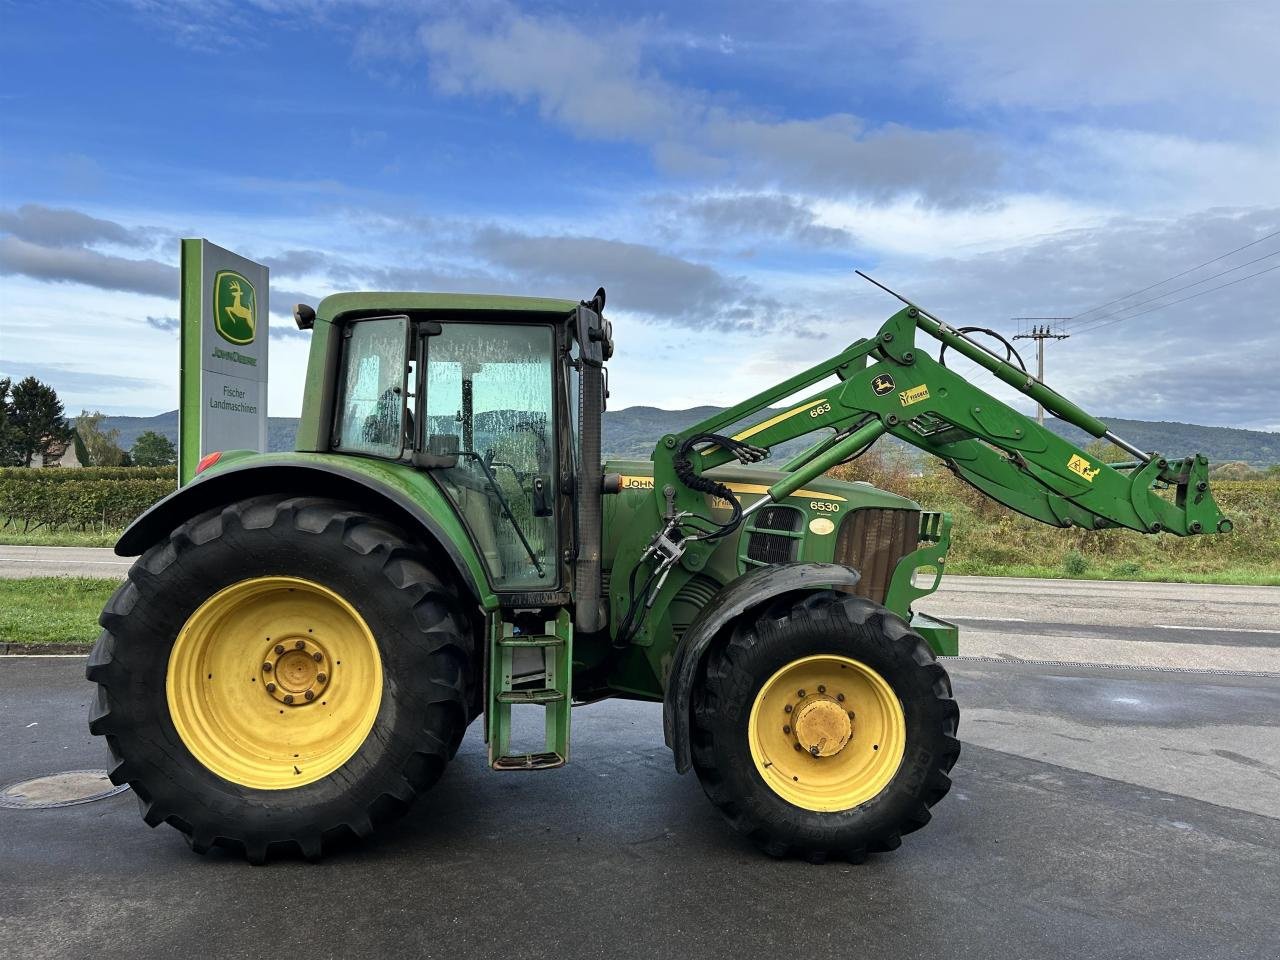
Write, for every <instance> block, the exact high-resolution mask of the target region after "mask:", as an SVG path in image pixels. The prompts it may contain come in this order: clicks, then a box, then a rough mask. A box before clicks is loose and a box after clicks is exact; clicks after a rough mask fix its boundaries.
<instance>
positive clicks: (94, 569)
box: [0, 544, 133, 580]
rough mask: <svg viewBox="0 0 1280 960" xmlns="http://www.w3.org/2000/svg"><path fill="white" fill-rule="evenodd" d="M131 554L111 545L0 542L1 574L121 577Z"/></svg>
mask: <svg viewBox="0 0 1280 960" xmlns="http://www.w3.org/2000/svg"><path fill="white" fill-rule="evenodd" d="M132 565H133V558H132V557H117V556H116V555H115V552H114V551H113V550H112V549H111V548H110V547H15V546H9V545H5V544H0V578H3V579H6V580H16V579H18V578H20V577H117V578H119V579H122V580H123V579H124V576H125V574H126V573H128V572H129V567H130V566H132Z"/></svg>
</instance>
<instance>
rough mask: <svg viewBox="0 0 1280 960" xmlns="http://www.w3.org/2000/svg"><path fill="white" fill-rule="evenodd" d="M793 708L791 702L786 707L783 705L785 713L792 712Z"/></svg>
mask: <svg viewBox="0 0 1280 960" xmlns="http://www.w3.org/2000/svg"><path fill="white" fill-rule="evenodd" d="M793 709H794V708H793V707H792V706H791V704H789V703H788V704H787V705H786V706H785V707H783V708H782V712H783V713H790V712H791V711H792V710H793Z"/></svg>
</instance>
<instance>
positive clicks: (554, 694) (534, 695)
mask: <svg viewBox="0 0 1280 960" xmlns="http://www.w3.org/2000/svg"><path fill="white" fill-rule="evenodd" d="M563 699H564V694H563V693H562V692H561V691H559V690H504V691H502V692H501V693H499V694H498V702H499V703H559V702H560V701H561V700H563Z"/></svg>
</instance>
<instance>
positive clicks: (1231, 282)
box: [1076, 263, 1280, 333]
mask: <svg viewBox="0 0 1280 960" xmlns="http://www.w3.org/2000/svg"><path fill="white" fill-rule="evenodd" d="M1272 270H1280V263H1277V264H1276V265H1275V266H1273V267H1267V269H1265V270H1259V271H1258V272H1257V273H1251V274H1249V275H1248V276H1244V277H1238V278H1236V279H1235V280H1228V281H1227V282H1226V283H1220V284H1218V285H1217V286H1216V287H1210V288H1209V289H1208V290H1201V291H1200V292H1199V293H1193V294H1191V296H1189V297H1182V298H1180V299H1178V300H1171V301H1170V302H1169V303H1161V304H1158V305H1156V306H1154V307H1148V308H1147V309H1146V310H1141V311H1139V312H1138V313H1134V314H1130V315H1129V316H1127V317H1117V318H1116V319H1115V320H1108V321H1106V322H1105V323H1100V324H1098V325H1097V326H1095V327H1089V328H1088V331H1080V330H1077V331H1076V332H1077V333H1081V332H1089V331H1093V330H1097V329H1099V328H1101V327H1109V326H1111V324H1113V323H1119V322H1120V321H1121V320H1132V319H1133V318H1134V317H1140V316H1142V315H1143V314H1146V313H1152V312H1154V311H1156V310H1163V309H1164V308H1165V307H1172V306H1173V305H1174V304H1177V303H1186V302H1187V301H1188V300H1194V299H1195V298H1196V297H1203V296H1204V295H1205V294H1206V293H1213V292H1214V291H1215V290H1222V289H1224V288H1226V287H1234V286H1235V285H1236V284H1237V283H1243V282H1244V281H1246V280H1252V279H1253V278H1254V277H1260V276H1262V275H1263V274H1264V273H1270V272H1271V271H1272Z"/></svg>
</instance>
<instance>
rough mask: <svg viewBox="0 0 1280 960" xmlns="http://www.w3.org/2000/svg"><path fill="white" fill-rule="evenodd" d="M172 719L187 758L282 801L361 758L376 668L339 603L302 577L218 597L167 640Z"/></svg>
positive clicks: (373, 652) (261, 581) (375, 692)
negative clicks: (280, 794)
mask: <svg viewBox="0 0 1280 960" xmlns="http://www.w3.org/2000/svg"><path fill="white" fill-rule="evenodd" d="M165 695H166V698H167V699H168V702H169V716H170V717H171V718H172V720H173V725H174V726H175V727H176V728H177V731H178V736H180V737H181V738H182V742H183V743H184V744H185V745H186V747H187V749H188V750H190V751H191V753H192V755H193V756H195V758H196V759H197V760H198V761H200V763H202V764H204V766H205V767H207V768H208V769H209V770H211V771H213V772H214V773H216V774H217V775H218V776H220V777H222V778H223V779H224V780H230V781H231V782H232V783H238V784H240V785H242V786H245V787H255V788H257V789H259V790H285V789H288V788H290V787H300V786H302V785H304V784H308V783H313V782H315V781H316V780H319V779H321V778H322V777H326V776H328V775H329V774H331V773H333V772H334V771H335V770H337V769H338V768H339V767H341V766H342V765H343V764H344V763H346V762H347V761H348V760H350V759H351V757H352V756H353V755H354V754H355V752H356V751H357V750H358V749H360V745H361V744H362V743H364V741H365V738H366V737H367V736H368V735H369V731H370V730H372V729H373V722H374V719H375V718H376V717H377V715H378V707H379V706H380V704H381V702H382V657H381V656H380V655H379V653H378V645H377V642H376V641H375V640H374V637H373V633H372V632H371V631H370V630H369V627H368V625H367V624H366V623H365V622H364V619H363V618H362V617H361V616H360V614H359V613H357V612H356V610H355V608H354V607H352V606H351V604H349V603H348V602H347V601H346V600H344V599H343V598H342V597H340V596H339V595H338V594H336V593H334V592H333V591H332V590H330V589H328V588H327V587H322V586H320V584H318V583H312V582H311V581H309V580H302V579H299V578H297V577H258V578H255V579H252V580H244V581H242V582H240V583H237V584H233V585H232V586H229V587H226V588H225V589H223V590H220V591H218V592H217V593H215V594H214V595H213V596H212V597H210V598H209V599H208V600H206V601H205V602H204V603H202V604H201V605H200V607H199V609H197V610H196V612H195V613H193V614H192V615H191V616H190V618H189V619H188V620H187V622H186V623H185V624H184V625H183V627H182V630H181V631H179V633H178V638H177V640H175V641H174V644H173V650H172V651H171V652H170V654H169V669H168V673H167V675H166V677H165Z"/></svg>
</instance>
